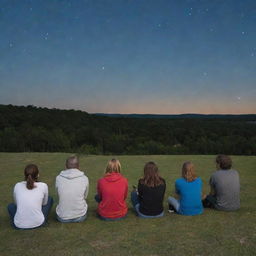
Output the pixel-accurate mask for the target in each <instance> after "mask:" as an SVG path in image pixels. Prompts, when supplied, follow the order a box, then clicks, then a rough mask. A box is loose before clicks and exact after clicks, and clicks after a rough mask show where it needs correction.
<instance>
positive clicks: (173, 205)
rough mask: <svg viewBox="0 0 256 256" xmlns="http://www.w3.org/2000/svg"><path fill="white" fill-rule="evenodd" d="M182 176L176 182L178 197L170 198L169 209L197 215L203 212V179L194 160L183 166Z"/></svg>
mask: <svg viewBox="0 0 256 256" xmlns="http://www.w3.org/2000/svg"><path fill="white" fill-rule="evenodd" d="M181 176H182V177H181V178H179V179H177V180H176V182H175V190H176V191H175V192H176V196H177V197H178V199H176V198H174V197H169V198H168V203H169V210H170V212H172V211H173V210H174V211H176V212H177V213H179V214H183V215H197V214H201V213H203V204H202V201H201V198H202V180H201V178H200V177H197V175H196V173H195V167H194V165H193V163H192V162H189V161H187V162H185V163H184V164H183V166H182V172H181Z"/></svg>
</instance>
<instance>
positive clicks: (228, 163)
mask: <svg viewBox="0 0 256 256" xmlns="http://www.w3.org/2000/svg"><path fill="white" fill-rule="evenodd" d="M216 163H217V164H218V165H219V166H220V168H221V169H223V170H229V169H231V167H232V160H231V158H230V157H229V156H227V155H218V156H217V157H216Z"/></svg>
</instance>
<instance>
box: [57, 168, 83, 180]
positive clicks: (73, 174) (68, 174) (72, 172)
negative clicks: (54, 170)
mask: <svg viewBox="0 0 256 256" xmlns="http://www.w3.org/2000/svg"><path fill="white" fill-rule="evenodd" d="M59 176H61V177H63V178H66V179H75V178H78V177H82V176H84V172H81V171H80V170H78V169H67V170H64V171H61V172H60V175H59Z"/></svg>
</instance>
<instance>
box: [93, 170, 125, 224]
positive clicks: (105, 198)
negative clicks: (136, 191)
mask: <svg viewBox="0 0 256 256" xmlns="http://www.w3.org/2000/svg"><path fill="white" fill-rule="evenodd" d="M97 190H98V195H99V197H100V198H101V202H100V203H99V205H98V214H99V215H100V216H102V217H105V218H113V219H115V218H121V217H124V216H125V215H126V214H127V210H128V208H127V205H126V202H125V199H126V197H127V192H128V181H127V179H126V178H124V177H123V176H122V175H121V174H120V173H116V172H113V173H106V174H105V176H104V177H103V178H101V179H99V180H98V185H97Z"/></svg>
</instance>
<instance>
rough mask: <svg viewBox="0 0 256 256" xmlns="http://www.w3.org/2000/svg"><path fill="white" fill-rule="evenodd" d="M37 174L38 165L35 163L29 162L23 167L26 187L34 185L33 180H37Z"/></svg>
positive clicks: (29, 187) (30, 187)
mask: <svg viewBox="0 0 256 256" xmlns="http://www.w3.org/2000/svg"><path fill="white" fill-rule="evenodd" d="M38 174H39V170H38V167H37V166H36V165H35V164H29V165H27V166H26V167H25V170H24V176H25V181H26V182H27V184H26V187H27V189H30V190H31V189H33V188H34V187H35V184H34V183H35V182H36V181H37V178H38Z"/></svg>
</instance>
